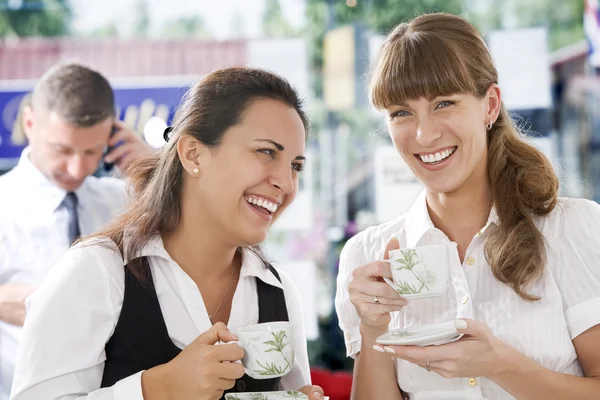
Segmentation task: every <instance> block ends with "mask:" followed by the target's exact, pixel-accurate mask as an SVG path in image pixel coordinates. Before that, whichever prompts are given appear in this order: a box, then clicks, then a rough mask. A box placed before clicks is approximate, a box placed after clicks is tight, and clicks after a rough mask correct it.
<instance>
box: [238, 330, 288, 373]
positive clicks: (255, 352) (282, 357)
mask: <svg viewBox="0 0 600 400" xmlns="http://www.w3.org/2000/svg"><path fill="white" fill-rule="evenodd" d="M235 334H236V335H237V337H238V342H237V343H238V344H239V345H240V347H242V348H243V349H244V358H243V359H242V365H243V366H244V371H245V372H246V375H248V376H250V377H251V378H254V379H270V378H277V377H280V376H284V375H286V374H287V373H289V372H290V371H291V370H292V368H293V366H294V332H293V330H292V324H291V323H290V322H285V321H280V322H265V323H262V324H256V325H248V326H244V327H242V328H239V329H237V331H236V332H235Z"/></svg>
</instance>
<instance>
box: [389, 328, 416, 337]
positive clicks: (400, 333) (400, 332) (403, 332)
mask: <svg viewBox="0 0 600 400" xmlns="http://www.w3.org/2000/svg"><path fill="white" fill-rule="evenodd" d="M392 335H393V336H399V337H406V336H412V335H413V333H411V332H409V331H408V330H406V329H402V330H398V331H393V332H392Z"/></svg>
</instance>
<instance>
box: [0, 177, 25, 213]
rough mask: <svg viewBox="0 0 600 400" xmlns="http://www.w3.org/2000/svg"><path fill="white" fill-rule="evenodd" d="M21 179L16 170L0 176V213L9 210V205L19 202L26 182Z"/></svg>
mask: <svg viewBox="0 0 600 400" xmlns="http://www.w3.org/2000/svg"><path fill="white" fill-rule="evenodd" d="M22 178H23V177H22V176H19V174H18V171H17V170H16V168H13V169H12V170H10V171H8V172H7V173H5V174H4V175H0V203H1V204H2V207H1V209H0V212H2V210H6V209H8V208H10V205H11V204H13V203H18V202H20V199H21V198H22V196H23V194H21V193H23V188H25V187H26V186H27V182H24V181H23V179H22Z"/></svg>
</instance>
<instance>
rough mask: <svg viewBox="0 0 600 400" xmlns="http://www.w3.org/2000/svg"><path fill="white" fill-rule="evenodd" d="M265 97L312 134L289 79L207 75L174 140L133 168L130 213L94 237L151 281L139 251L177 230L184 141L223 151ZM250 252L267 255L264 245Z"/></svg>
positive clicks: (192, 93)
mask: <svg viewBox="0 0 600 400" xmlns="http://www.w3.org/2000/svg"><path fill="white" fill-rule="evenodd" d="M259 99H272V100H278V101H281V102H282V103H284V104H286V105H289V106H290V107H293V108H294V109H295V110H296V112H297V113H298V115H299V116H300V118H301V120H302V123H303V125H304V128H305V130H306V132H308V124H309V123H308V118H307V116H306V114H305V112H304V111H303V109H302V101H301V100H300V98H299V97H298V94H297V93H296V92H295V90H294V89H293V88H292V86H291V85H290V84H289V83H288V82H287V81H286V80H285V79H283V78H281V77H279V76H277V75H275V74H273V73H270V72H267V71H264V70H261V69H255V68H226V69H221V70H218V71H215V72H213V73H211V74H209V75H207V76H206V77H204V78H203V79H202V80H200V81H199V82H198V83H196V84H195V85H194V86H193V87H192V88H191V89H190V90H189V91H188V92H187V94H186V95H185V97H184V99H183V100H182V104H181V107H180V109H179V110H178V112H177V114H176V116H175V120H174V123H173V129H172V131H171V138H170V139H169V141H168V143H167V145H166V146H165V148H164V149H163V150H162V151H161V153H160V154H157V155H156V156H154V157H149V158H145V159H141V160H137V161H136V162H134V163H133V164H132V165H131V167H130V168H129V171H128V173H127V175H128V176H129V183H130V190H129V201H128V206H127V208H126V210H125V211H124V212H123V213H122V214H121V215H120V216H118V217H117V218H116V219H114V220H113V221H112V222H111V223H110V224H109V225H108V226H107V227H106V229H104V230H103V231H101V232H98V233H96V234H94V235H92V236H94V237H108V238H110V239H111V240H112V241H113V242H115V243H116V245H117V247H118V248H119V251H120V252H121V255H122V256H123V257H124V258H126V259H128V264H127V267H128V268H129V269H130V271H131V272H132V273H133V274H134V275H135V276H136V277H137V278H138V279H140V280H144V279H145V278H146V277H147V271H145V270H144V268H143V264H142V263H141V259H139V258H136V255H137V254H138V252H139V251H140V250H141V248H142V247H143V246H144V245H145V244H146V243H147V242H148V240H150V239H151V238H152V237H154V236H155V235H156V234H164V233H168V232H172V231H173V230H175V228H176V227H177V226H178V224H179V222H180V219H181V192H182V183H183V166H182V165H181V162H180V160H179V155H178V153H177V141H178V140H179V138H180V137H181V136H182V135H190V136H193V137H194V138H195V139H197V140H198V141H200V142H202V143H203V144H204V145H205V146H208V147H211V148H218V147H219V146H220V144H221V140H222V138H223V135H224V134H225V131H227V130H228V129H229V128H231V127H233V126H235V125H237V124H239V123H240V122H241V119H242V117H243V114H244V112H245V111H246V110H247V109H248V107H249V106H250V105H251V103H252V102H253V101H255V100H259ZM248 249H249V250H251V251H253V252H254V253H255V254H257V255H258V256H259V257H261V258H262V257H263V256H262V252H261V251H260V248H259V247H258V246H252V247H249V248H248ZM263 261H264V259H263Z"/></svg>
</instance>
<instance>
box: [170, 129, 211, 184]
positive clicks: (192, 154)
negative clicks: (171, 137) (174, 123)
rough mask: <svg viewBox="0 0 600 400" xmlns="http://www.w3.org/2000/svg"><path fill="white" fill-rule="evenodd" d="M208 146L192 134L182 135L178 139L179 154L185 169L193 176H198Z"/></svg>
mask: <svg viewBox="0 0 600 400" xmlns="http://www.w3.org/2000/svg"><path fill="white" fill-rule="evenodd" d="M205 150H206V147H205V146H204V145H203V144H202V143H200V142H199V141H198V140H196V139H195V138H194V137H192V136H190V135H185V134H183V135H181V137H180V138H179V140H177V154H178V155H179V161H181V165H182V166H183V169H185V170H186V171H187V173H188V174H190V175H192V176H198V175H199V174H198V171H201V170H202V168H201V164H202V160H203V158H204V157H203V156H204V153H205Z"/></svg>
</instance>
